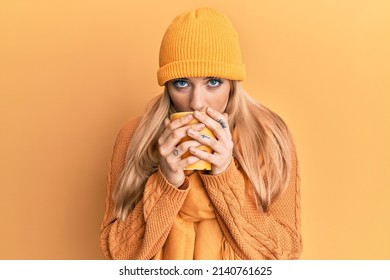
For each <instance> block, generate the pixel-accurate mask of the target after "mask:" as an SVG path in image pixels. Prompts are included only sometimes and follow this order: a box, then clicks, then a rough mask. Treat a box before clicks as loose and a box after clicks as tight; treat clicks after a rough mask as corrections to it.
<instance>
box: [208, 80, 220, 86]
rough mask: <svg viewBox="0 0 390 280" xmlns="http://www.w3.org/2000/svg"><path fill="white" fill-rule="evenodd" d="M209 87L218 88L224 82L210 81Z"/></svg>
mask: <svg viewBox="0 0 390 280" xmlns="http://www.w3.org/2000/svg"><path fill="white" fill-rule="evenodd" d="M208 84H209V86H211V87H218V86H219V85H221V84H222V81H221V80H219V79H210V80H209V82H208Z"/></svg>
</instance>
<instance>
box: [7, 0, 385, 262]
mask: <svg viewBox="0 0 390 280" xmlns="http://www.w3.org/2000/svg"><path fill="white" fill-rule="evenodd" d="M204 6H209V7H213V8H217V9H220V10H221V11H223V12H225V13H226V14H227V15H228V17H229V18H230V19H231V21H232V22H233V25H234V26H235V28H236V29H237V31H238V33H239V36H240V41H241V48H242V54H243V59H244V62H245V64H246V67H247V73H248V75H247V79H246V81H245V82H244V83H243V85H244V87H245V88H246V89H247V91H248V92H249V93H250V94H251V95H252V96H254V97H255V98H256V99H257V100H258V101H259V102H261V103H263V104H264V105H266V106H267V107H269V108H271V109H272V110H274V111H275V112H277V113H278V114H279V115H280V116H281V117H282V118H283V119H284V120H285V121H286V122H287V124H288V125H289V127H290V128H291V130H292V132H293V135H294V137H295V140H296V145H297V148H298V155H299V160H300V168H301V177H302V234H303V242H304V251H303V254H302V259H390V203H389V198H390V172H389V159H390V148H389V143H390V131H389V130H390V113H389V111H390V98H389V95H390V51H389V50H390V17H389V15H390V2H388V1H384V0H383V1H379V0H377V1H375V0H373V1H371V0H366V1H363V0H361V1H355V0H350V1H348V0H328V1H310V0H297V1H289V0H281V1H266V0H258V1H245V0H243V1H232V0H224V1H212V0H207V1H189V0H188V1H187V0H186V1H184V0H182V1H179V0H166V1H150V0H147V1H130V0H126V1H125V0H120V1H102V0H93V1H92V0H86V1H65V0H57V1H49V0H47V1H43V0H35V1H32V0H31V1H27V0H24V1H22V0H8V1H7V0H1V1H0V172H1V173H0V180H1V181H0V184H1V185H0V228H1V229H0V259H101V258H102V255H101V253H100V248H99V234H100V223H101V219H102V216H103V211H104V196H105V183H106V173H107V168H108V161H109V159H110V156H111V152H112V147H113V144H114V141H115V137H116V134H117V132H118V130H119V129H120V128H121V126H122V125H123V124H124V123H125V122H126V121H127V120H129V119H131V118H133V117H136V116H138V115H140V114H142V112H143V109H144V106H145V105H146V103H147V101H148V100H150V99H151V98H153V97H154V96H156V95H157V94H159V93H161V91H162V88H161V87H159V86H158V84H157V78H156V71H157V68H158V51H159V45H160V42H161V39H162V36H163V34H164V32H165V29H166V28H167V26H168V25H169V23H170V22H171V20H172V19H173V17H174V16H176V15H177V14H179V13H182V12H185V11H188V10H191V9H194V8H197V7H204Z"/></svg>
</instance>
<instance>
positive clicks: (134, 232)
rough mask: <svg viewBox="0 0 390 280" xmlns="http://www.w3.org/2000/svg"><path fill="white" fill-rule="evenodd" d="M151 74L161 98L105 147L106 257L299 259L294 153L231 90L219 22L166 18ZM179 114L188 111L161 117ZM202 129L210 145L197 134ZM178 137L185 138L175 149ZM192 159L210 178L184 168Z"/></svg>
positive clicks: (256, 109)
mask: <svg viewBox="0 0 390 280" xmlns="http://www.w3.org/2000/svg"><path fill="white" fill-rule="evenodd" d="M157 76H158V82H159V84H160V85H161V86H164V88H165V90H164V93H163V94H161V95H159V96H158V97H156V98H155V99H154V100H153V101H152V102H151V104H150V106H149V107H148V109H147V110H146V113H145V114H144V115H143V116H142V117H139V118H137V119H135V120H132V121H130V122H129V123H128V124H127V125H125V126H124V127H123V129H122V130H121V131H120V133H119V135H118V137H117V141H116V144H115V147H114V151H113V156H112V160H111V165H110V170H109V174H108V185H107V197H106V211H105V215H104V220H103V223H102V228H101V248H102V250H103V253H104V255H105V257H106V258H109V259H193V260H196V259H297V258H299V256H300V254H301V248H302V246H301V233H300V192H299V176H298V163H297V157H296V151H295V146H294V144H293V141H292V137H291V135H290V132H289V130H288V128H287V127H286V125H285V123H284V122H283V120H282V119H281V118H280V117H278V116H277V115H276V114H275V113H273V112H272V111H270V110H269V109H267V108H265V107H264V106H262V105H260V104H258V103H257V102H256V101H255V100H253V99H252V98H251V97H250V96H249V95H248V94H247V93H246V92H245V91H244V89H243V88H242V86H241V85H240V83H239V81H241V80H243V79H244V78H245V67H244V65H243V64H242V61H241V52H240V46H239V41H238V36H237V33H236V31H235V30H234V28H233V26H232V25H231V23H230V21H229V19H228V18H227V17H226V16H225V15H224V14H223V13H221V12H219V11H216V10H213V9H198V10H195V11H191V12H187V13H184V14H181V15H179V16H177V17H176V18H175V19H174V20H173V22H172V23H171V25H170V26H169V28H168V29H167V31H166V33H165V35H164V38H163V40H162V43H161V48H160V68H159V70H158V73H157ZM183 111H193V112H194V113H193V114H189V115H186V116H184V117H181V118H179V119H177V120H174V121H170V120H169V116H170V115H171V114H172V113H174V112H183ZM193 119H196V120H198V123H197V124H190V122H191V121H192V120H193ZM204 127H208V128H209V129H210V130H211V131H212V132H213V133H214V135H215V136H216V139H212V138H208V137H203V136H204V135H203V136H202V135H201V134H200V133H199V131H201V130H202V129H203V128H204ZM186 136H189V137H191V139H192V140H191V141H186V142H184V143H180V144H179V142H180V140H181V139H182V138H184V137H186ZM200 145H207V146H209V147H211V148H212V150H213V151H214V152H213V153H212V154H210V153H207V152H205V151H201V150H200V149H198V147H199V146H200ZM188 151H189V152H190V153H191V156H190V157H186V158H182V157H181V156H182V155H183V154H184V153H185V152H188ZM199 160H204V161H207V162H210V163H211V166H212V167H211V170H210V171H188V170H184V169H185V167H186V166H188V165H190V164H193V163H195V162H197V161H199Z"/></svg>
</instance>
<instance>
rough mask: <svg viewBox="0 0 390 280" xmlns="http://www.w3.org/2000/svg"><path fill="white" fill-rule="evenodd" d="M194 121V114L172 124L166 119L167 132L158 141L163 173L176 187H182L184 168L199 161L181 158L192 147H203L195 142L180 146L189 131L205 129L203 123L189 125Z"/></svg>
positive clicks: (191, 141) (197, 159)
mask: <svg viewBox="0 0 390 280" xmlns="http://www.w3.org/2000/svg"><path fill="white" fill-rule="evenodd" d="M193 119H194V116H193V114H188V115H185V116H183V117H181V118H179V119H177V120H174V121H172V122H171V121H170V120H169V119H168V118H167V119H165V121H164V126H165V130H164V132H163V133H162V134H161V136H160V138H159V139H158V146H159V159H160V168H161V171H162V173H163V174H164V176H165V178H166V179H167V180H168V181H169V182H170V183H171V184H172V185H174V186H175V187H180V186H181V185H182V184H183V182H184V179H185V174H184V168H185V167H186V166H188V165H191V164H193V163H195V162H197V161H199V158H197V157H196V156H189V157H187V158H185V159H181V156H182V155H183V154H184V153H186V152H187V151H188V149H189V148H190V147H198V146H200V145H201V144H200V143H199V142H197V141H194V140H190V141H185V142H183V143H181V144H180V145H179V142H180V141H181V140H182V138H184V137H186V136H187V130H188V129H191V130H193V131H195V132H199V131H200V130H202V129H203V128H204V127H205V125H204V124H203V123H196V124H192V125H189V123H190V122H191V121H192V120H193Z"/></svg>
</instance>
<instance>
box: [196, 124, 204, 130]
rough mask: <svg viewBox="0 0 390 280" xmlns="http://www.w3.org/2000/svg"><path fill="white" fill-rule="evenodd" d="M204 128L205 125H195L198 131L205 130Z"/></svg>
mask: <svg viewBox="0 0 390 280" xmlns="http://www.w3.org/2000/svg"><path fill="white" fill-rule="evenodd" d="M204 127H205V125H204V123H197V124H196V125H195V128H196V129H203V128H204Z"/></svg>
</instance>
